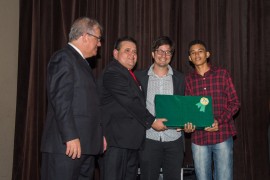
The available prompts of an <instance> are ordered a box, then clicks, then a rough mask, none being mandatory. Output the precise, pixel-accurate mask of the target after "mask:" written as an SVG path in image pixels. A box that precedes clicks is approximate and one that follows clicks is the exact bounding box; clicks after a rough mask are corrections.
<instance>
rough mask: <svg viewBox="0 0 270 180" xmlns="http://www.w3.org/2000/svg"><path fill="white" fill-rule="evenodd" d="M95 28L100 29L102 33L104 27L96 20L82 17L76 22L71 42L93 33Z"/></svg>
mask: <svg viewBox="0 0 270 180" xmlns="http://www.w3.org/2000/svg"><path fill="white" fill-rule="evenodd" d="M94 28H99V29H100V32H101V33H102V27H101V25H100V24H99V23H98V22H97V20H95V19H90V18H88V17H80V18H78V19H76V20H75V21H74V23H73V24H72V26H71V28H70V32H69V42H71V41H73V40H76V39H78V38H79V37H80V36H81V35H83V34H84V33H87V32H88V33H93V31H94Z"/></svg>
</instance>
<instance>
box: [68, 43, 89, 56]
mask: <svg viewBox="0 0 270 180" xmlns="http://www.w3.org/2000/svg"><path fill="white" fill-rule="evenodd" d="M68 44H69V45H70V46H72V47H73V48H74V49H75V50H76V51H77V52H78V53H79V54H80V55H81V56H82V58H83V59H85V57H84V56H83V54H82V52H81V51H80V50H79V49H78V48H77V47H76V46H75V45H74V44H72V43H71V42H69V43H68Z"/></svg>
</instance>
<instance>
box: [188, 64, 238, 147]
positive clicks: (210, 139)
mask: <svg viewBox="0 0 270 180" xmlns="http://www.w3.org/2000/svg"><path fill="white" fill-rule="evenodd" d="M185 94H186V95H193V96H212V101H213V111H214V119H216V120H217V121H218V127H219V130H218V131H217V132H207V131H204V130H196V131H195V132H194V133H193V134H192V142H193V143H195V144H198V145H210V144H217V143H220V142H223V141H225V140H226V139H228V137H230V136H234V135H235V134H236V129H235V125H234V120H233V115H235V113H236V112H237V111H238V110H239V107H240V102H239V100H238V96H237V94H236V91H235V88H234V85H233V83H232V79H231V77H230V75H229V73H228V71H227V70H225V69H222V68H217V67H213V66H211V67H210V70H209V71H207V72H206V73H205V74H204V76H201V75H199V74H198V73H197V72H196V71H194V72H192V73H190V74H188V76H187V77H186V91H185Z"/></svg>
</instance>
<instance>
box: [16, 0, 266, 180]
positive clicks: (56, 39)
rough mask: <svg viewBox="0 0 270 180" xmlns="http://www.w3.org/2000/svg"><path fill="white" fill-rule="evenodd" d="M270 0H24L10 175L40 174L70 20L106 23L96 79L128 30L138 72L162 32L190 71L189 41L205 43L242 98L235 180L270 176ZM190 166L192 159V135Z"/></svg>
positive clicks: (29, 178) (28, 179) (180, 65)
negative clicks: (51, 93) (52, 85)
mask: <svg viewBox="0 0 270 180" xmlns="http://www.w3.org/2000/svg"><path fill="white" fill-rule="evenodd" d="M269 9H270V1H269V0H166V1H164V0H147V1H146V0H20V35H19V59H18V93H17V114H16V129H15V141H14V160H13V179H16V180H17V179H18V180H20V179H22V180H38V179H40V177H39V174H40V162H41V154H40V150H39V149H40V139H41V135H42V129H43V125H44V121H45V117H46V104H47V102H46V86H45V82H46V66H47V63H48V61H49V59H50V56H51V55H52V54H53V52H54V51H56V50H58V49H60V48H62V47H63V46H64V45H65V44H66V43H67V41H68V32H69V28H70V26H71V24H72V22H73V20H74V19H75V18H77V17H79V16H89V17H92V18H96V19H97V20H98V21H99V22H100V23H101V24H102V25H103V27H104V34H103V35H104V37H105V41H104V42H103V43H102V47H101V49H100V51H99V56H98V57H96V58H92V59H91V60H90V61H91V63H92V65H93V66H94V72H95V75H96V76H97V77H98V76H99V74H100V73H101V72H102V70H103V68H104V67H105V66H106V65H107V64H108V62H109V61H110V60H111V57H112V48H113V43H114V41H115V40H116V39H117V38H118V37H120V36H123V35H130V36H133V37H134V38H135V39H136V40H137V41H138V48H139V49H138V53H139V60H138V64H137V69H141V68H147V67H148V66H149V65H150V64H151V63H152V59H151V42H152V40H153V39H155V38H156V37H158V36H160V35H167V36H170V37H171V38H172V39H173V40H174V41H175V44H176V53H175V56H174V60H173V62H172V64H171V65H172V66H173V67H174V68H176V69H177V70H179V71H182V72H184V73H187V72H189V71H191V70H192V67H191V66H190V64H189V62H188V54H187V50H188V49H187V46H188V43H189V41H191V40H193V39H194V38H199V39H202V40H204V41H205V42H206V43H207V44H208V46H209V49H210V51H211V55H212V56H211V59H210V61H211V63H212V64H214V65H218V66H222V67H225V68H227V69H228V70H229V71H230V72H231V75H232V78H233V81H234V84H235V87H236V90H237V92H238V95H239V98H240V100H241V105H242V106H241V110H240V111H239V113H238V114H237V116H236V118H235V121H236V126H237V129H238V135H237V137H236V139H235V146H234V179H236V180H243V179H244V180H257V179H258V180H261V179H270V175H269V169H270V166H269V158H268V144H267V128H268V124H269V118H270V117H269V109H268V102H269V100H270V93H269V90H270V88H269V84H270V71H269V68H270V66H269V64H270V63H269V61H270V43H269V40H270V30H269V26H270V11H269ZM186 142H187V152H186V158H185V165H187V164H192V157H191V154H190V147H189V145H190V139H189V138H188V137H187V141H186Z"/></svg>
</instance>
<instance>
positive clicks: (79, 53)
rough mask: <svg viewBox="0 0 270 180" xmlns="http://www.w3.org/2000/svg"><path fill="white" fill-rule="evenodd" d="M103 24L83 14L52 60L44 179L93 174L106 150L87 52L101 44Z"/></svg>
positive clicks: (70, 178) (81, 177)
mask: <svg viewBox="0 0 270 180" xmlns="http://www.w3.org/2000/svg"><path fill="white" fill-rule="evenodd" d="M101 31H102V27H101V26H100V25H99V23H98V22H97V21H96V20H93V19H89V18H87V17H82V18H79V19H77V20H75V22H74V23H73V25H72V27H71V30H70V33H69V43H68V45H67V46H66V47H64V48H63V49H61V50H59V51H58V52H56V53H55V54H54V55H53V56H52V57H51V59H50V62H49V64H48V77H47V91H48V113H47V119H46V123H45V128H44V132H43V137H42V143H41V151H42V168H41V179H42V180H60V179H63V180H78V179H79V180H84V179H85V180H89V179H90V178H92V177H93V172H94V167H95V165H94V160H95V155H97V154H99V153H100V152H102V132H101V126H100V109H99V104H100V103H99V99H98V92H97V89H96V83H95V80H94V77H93V74H92V70H91V68H90V66H89V64H88V62H87V61H86V58H89V57H92V56H95V55H96V54H97V49H98V47H100V46H101V42H100V37H101Z"/></svg>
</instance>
